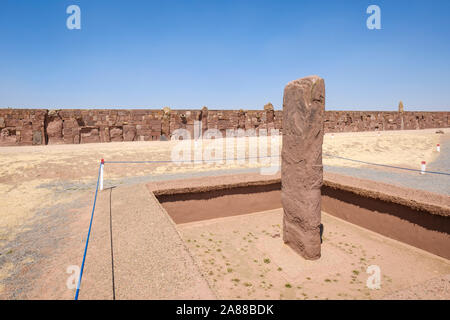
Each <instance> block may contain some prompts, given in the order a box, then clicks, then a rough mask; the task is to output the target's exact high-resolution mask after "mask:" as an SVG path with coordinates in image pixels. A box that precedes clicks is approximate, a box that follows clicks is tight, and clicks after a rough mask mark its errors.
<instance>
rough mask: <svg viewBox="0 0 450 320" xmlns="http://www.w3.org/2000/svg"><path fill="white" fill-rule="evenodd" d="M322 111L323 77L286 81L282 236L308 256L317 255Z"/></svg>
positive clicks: (291, 245) (318, 243)
mask: <svg viewBox="0 0 450 320" xmlns="http://www.w3.org/2000/svg"><path fill="white" fill-rule="evenodd" d="M324 113H325V83H324V81H323V79H322V78H320V77H318V76H309V77H306V78H303V79H299V80H294V81H291V82H289V83H288V84H287V85H286V87H285V89H284V97H283V146H282V152H281V156H282V166H281V183H282V192H281V199H282V203H283V210H284V215H283V240H284V242H285V243H286V244H287V245H289V246H290V247H291V248H292V249H294V250H295V251H296V252H298V253H299V254H300V255H302V256H303V257H304V258H306V259H310V260H314V259H318V258H320V243H321V234H320V232H321V231H320V229H321V224H320V216H321V211H320V209H321V193H320V188H321V186H322V182H323V167H322V143H323V133H324Z"/></svg>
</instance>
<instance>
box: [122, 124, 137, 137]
mask: <svg viewBox="0 0 450 320" xmlns="http://www.w3.org/2000/svg"><path fill="white" fill-rule="evenodd" d="M123 140H124V141H135V140H136V127H134V126H130V125H125V126H123Z"/></svg>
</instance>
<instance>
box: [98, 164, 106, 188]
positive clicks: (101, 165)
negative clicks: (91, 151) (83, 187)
mask: <svg viewBox="0 0 450 320" xmlns="http://www.w3.org/2000/svg"><path fill="white" fill-rule="evenodd" d="M104 166H105V160H104V159H102V163H101V164H100V179H99V180H100V191H101V190H103V167H104Z"/></svg>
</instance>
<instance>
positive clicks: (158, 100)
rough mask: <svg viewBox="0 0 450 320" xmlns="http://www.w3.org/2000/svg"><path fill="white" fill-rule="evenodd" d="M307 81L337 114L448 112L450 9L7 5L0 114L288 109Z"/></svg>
mask: <svg viewBox="0 0 450 320" xmlns="http://www.w3.org/2000/svg"><path fill="white" fill-rule="evenodd" d="M71 4H76V5H79V6H80V8H81V30H68V29H67V27H66V19H67V17H68V16H69V15H68V14H67V13H66V8H67V7H68V6H69V5H71ZM370 4H376V5H378V6H380V8H381V26H382V30H369V29H367V27H366V20H367V18H368V16H369V15H368V14H366V8H367V7H368V6H369V5H370ZM310 74H317V75H319V76H322V77H323V78H324V79H325V83H326V91H327V96H326V99H327V100H326V105H327V109H328V110H333V109H334V110H336V109H340V110H351V109H353V110H394V109H396V108H397V104H398V101H399V100H403V102H404V104H405V108H406V110H424V111H434V110H447V111H449V110H450V1H448V0H442V1H438V0H434V1H425V0H423V1H412V0H404V1H403V0H390V1H379V0H373V1H362V0H359V1H356V0H355V1H351V0H348V1H344V0H342V1H336V0H331V1H325V0H317V1H312V0H311V1H301V0H295V1H288V0H278V1H275V0H274V1H262V0H253V1H245V0H204V1H195V0H180V1H171V0H168V1H163V0H161V1H144V0H142V1H138V0H129V1H123V0H120V1H119V0H117V1H113V0H110V1H103V0H83V1H80V0H78V1H77V0H71V1H67V0H39V1H38V0H20V1H19V0H2V1H0V107H2V108H4V107H36V108H37V107H44V108H101V107H108V108H110V107H125V108H161V107H162V106H166V105H167V106H170V107H172V108H201V106H203V105H206V106H208V107H209V108H210V109H239V108H243V109H261V108H262V107H263V105H264V104H265V103H267V102H268V101H271V102H272V103H273V104H274V105H275V107H276V108H277V109H279V108H281V106H282V96H283V88H284V86H285V85H286V83H288V82H289V81H291V80H293V79H296V78H301V77H303V76H306V75H310Z"/></svg>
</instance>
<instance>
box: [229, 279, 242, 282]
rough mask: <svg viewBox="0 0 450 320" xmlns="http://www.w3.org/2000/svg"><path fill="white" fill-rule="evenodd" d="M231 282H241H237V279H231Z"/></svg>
mask: <svg viewBox="0 0 450 320" xmlns="http://www.w3.org/2000/svg"><path fill="white" fill-rule="evenodd" d="M231 281H233V282H239V281H241V280H239V279H237V278H234V279H231Z"/></svg>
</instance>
